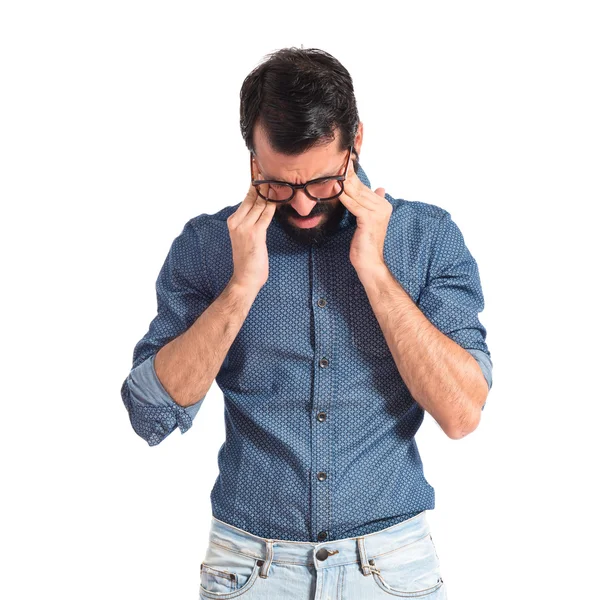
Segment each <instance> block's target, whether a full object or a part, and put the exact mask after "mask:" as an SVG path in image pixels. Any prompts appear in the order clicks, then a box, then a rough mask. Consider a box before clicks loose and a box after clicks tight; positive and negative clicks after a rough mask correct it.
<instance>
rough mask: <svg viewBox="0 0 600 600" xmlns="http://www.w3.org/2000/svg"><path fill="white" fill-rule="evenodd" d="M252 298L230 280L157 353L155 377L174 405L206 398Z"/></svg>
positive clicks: (250, 294) (254, 294)
mask: <svg viewBox="0 0 600 600" xmlns="http://www.w3.org/2000/svg"><path fill="white" fill-rule="evenodd" d="M256 294H257V292H256V291H252V290H249V289H247V288H245V287H242V286H240V285H238V284H237V283H236V282H235V280H234V279H232V280H231V281H230V282H229V283H228V285H227V286H226V287H225V288H224V290H223V291H222V293H221V294H220V295H219V296H218V297H217V298H216V299H215V300H214V302H213V303H212V304H210V306H208V307H207V308H206V310H205V311H204V312H203V313H202V314H201V315H200V316H199V317H198V318H197V319H196V321H195V322H194V323H193V324H192V325H191V326H190V327H189V328H188V329H187V330H186V331H185V332H184V333H182V334H181V335H179V336H178V337H176V338H174V339H173V340H171V341H170V342H169V343H168V344H166V345H165V346H163V347H162V348H161V349H160V350H159V351H158V353H157V354H156V357H155V359H154V367H155V369H156V375H157V377H158V379H159V380H160V382H161V383H162V385H163V387H164V388H165V390H166V391H167V392H168V393H169V394H170V396H171V397H172V398H173V400H174V401H175V402H177V403H178V404H180V405H181V406H184V407H185V406H190V405H192V404H194V403H195V402H197V401H198V400H199V399H200V398H203V397H204V396H205V395H206V393H207V392H208V390H209V388H210V386H211V385H212V382H213V381H214V379H215V377H216V376H217V373H218V372H219V369H220V368H221V365H222V364H223V361H224V360H225V356H226V355H227V352H229V348H230V347H231V344H232V343H233V340H234V339H235V338H236V336H237V334H238V332H239V330H240V328H241V327H242V325H243V323H244V321H245V319H246V316H247V315H248V312H249V311H250V308H251V307H252V303H253V302H254V299H255V297H256Z"/></svg>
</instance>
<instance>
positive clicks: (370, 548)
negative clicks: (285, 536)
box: [209, 511, 430, 569]
mask: <svg viewBox="0 0 600 600" xmlns="http://www.w3.org/2000/svg"><path fill="white" fill-rule="evenodd" d="M429 534H430V529H429V523H428V521H427V516H426V511H422V512H420V513H419V514H418V515H416V516H414V517H411V518H410V519H406V520H405V521H401V522H400V523H397V524H396V525H392V526H391V527H387V528H385V529H381V530H380V531H374V532H373V533H368V534H365V535H361V536H355V537H349V538H343V539H339V540H332V541H329V542H327V541H325V542H296V541H290V540H277V539H270V538H263V537H260V536H257V535H254V534H252V533H250V532H248V531H244V530H243V529H240V528H239V527H235V526H234V525H231V524H229V523H225V522H224V521H221V520H220V519H217V518H216V517H214V516H213V517H212V519H211V525H210V534H209V539H210V543H211V544H216V545H218V546H221V547H223V548H226V549H228V550H230V551H232V552H237V553H239V554H243V555H246V556H250V557H252V558H255V559H257V560H261V559H262V560H266V561H268V563H269V564H270V563H271V562H277V563H287V564H296V565H306V566H309V565H314V566H315V567H316V568H325V567H335V566H340V565H345V564H351V563H356V562H358V563H361V564H362V565H363V569H366V568H368V567H367V566H366V565H367V561H368V559H369V558H376V557H377V556H380V555H382V554H385V553H387V552H392V551H394V550H397V549H399V548H401V547H402V546H405V545H408V544H411V543H413V542H416V541H417V540H420V539H421V538H423V537H426V536H428V535H429Z"/></svg>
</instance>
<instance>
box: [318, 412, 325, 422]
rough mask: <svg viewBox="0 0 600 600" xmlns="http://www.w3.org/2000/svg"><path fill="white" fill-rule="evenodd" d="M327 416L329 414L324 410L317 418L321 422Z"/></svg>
mask: <svg viewBox="0 0 600 600" xmlns="http://www.w3.org/2000/svg"><path fill="white" fill-rule="evenodd" d="M326 418H327V414H326V413H324V412H323V411H322V410H321V411H319V412H318V413H317V420H318V421H321V423H322V422H323V421H324V420H325V419H326Z"/></svg>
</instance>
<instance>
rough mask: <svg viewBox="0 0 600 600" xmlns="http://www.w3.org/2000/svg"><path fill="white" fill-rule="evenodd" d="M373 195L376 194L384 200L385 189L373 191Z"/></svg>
mask: <svg viewBox="0 0 600 600" xmlns="http://www.w3.org/2000/svg"><path fill="white" fill-rule="evenodd" d="M375 193H376V194H377V195H378V196H380V197H381V198H385V188H382V187H380V188H377V189H376V190H375Z"/></svg>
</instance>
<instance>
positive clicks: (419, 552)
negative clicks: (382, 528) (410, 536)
mask: <svg viewBox="0 0 600 600" xmlns="http://www.w3.org/2000/svg"><path fill="white" fill-rule="evenodd" d="M369 564H370V565H371V566H372V567H373V569H374V570H373V571H372V573H373V581H374V582H375V584H376V585H377V586H379V587H380V588H381V589H382V590H383V591H385V592H387V593H388V594H390V596H397V597H400V598H422V597H427V596H428V595H429V594H433V593H435V592H436V591H437V590H438V589H439V588H440V587H442V585H443V584H444V581H443V579H442V576H441V573H440V562H439V560H438V556H437V554H436V551H435V547H434V545H433V540H432V539H431V535H430V534H427V535H426V536H424V537H422V538H421V539H419V540H417V541H416V542H412V543H410V544H408V545H407V546H403V547H402V548H397V549H396V550H392V551H391V552H386V553H385V554H380V555H379V556H375V557H374V558H371V559H370V560H369Z"/></svg>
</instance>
